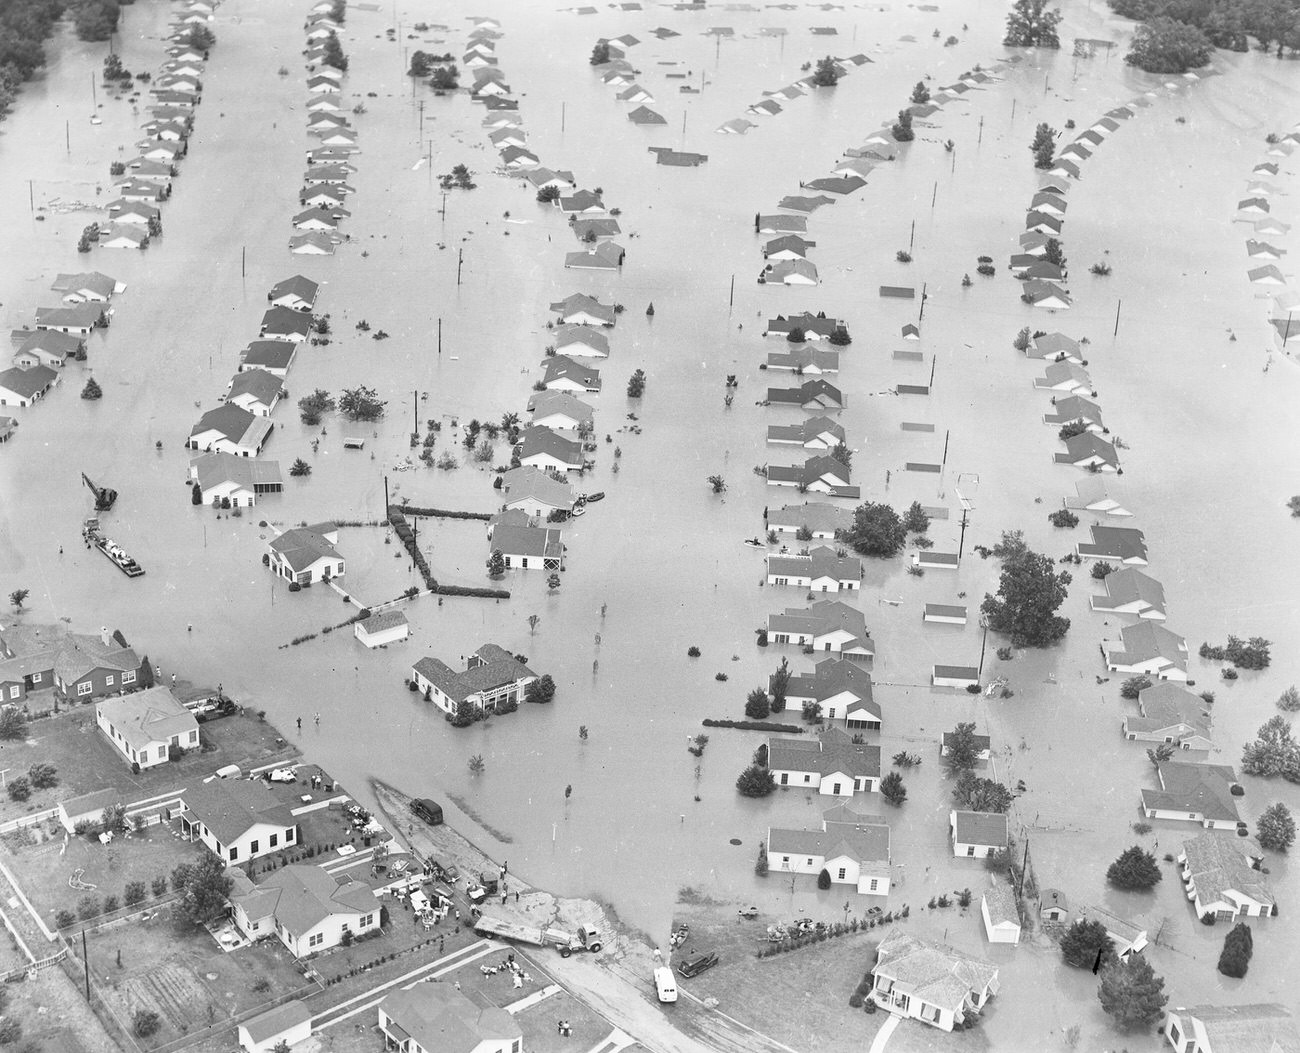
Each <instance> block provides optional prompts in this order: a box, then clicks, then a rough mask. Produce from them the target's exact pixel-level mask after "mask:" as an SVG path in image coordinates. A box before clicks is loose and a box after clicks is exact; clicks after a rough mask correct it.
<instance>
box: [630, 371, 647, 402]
mask: <svg viewBox="0 0 1300 1053" xmlns="http://www.w3.org/2000/svg"><path fill="white" fill-rule="evenodd" d="M644 394H645V370H644V369H638V370H637V371H636V372H635V373H633V374H632V376H631V377H629V378H628V382H627V397H628V398H630V399H639V398H640V397H641V396H642V395H644Z"/></svg>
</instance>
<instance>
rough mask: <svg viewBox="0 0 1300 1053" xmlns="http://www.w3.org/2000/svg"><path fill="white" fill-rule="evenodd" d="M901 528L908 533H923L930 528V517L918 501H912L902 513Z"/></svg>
mask: <svg viewBox="0 0 1300 1053" xmlns="http://www.w3.org/2000/svg"><path fill="white" fill-rule="evenodd" d="M903 529H904V530H906V531H907V532H908V533H909V534H924V533H925V532H926V531H927V530H929V529H930V517H929V516H928V515H926V513H925V509H924V508H922V507H921V502H920V501H913V502H912V503H911V504H910V505H908V506H907V511H906V512H904V513H903Z"/></svg>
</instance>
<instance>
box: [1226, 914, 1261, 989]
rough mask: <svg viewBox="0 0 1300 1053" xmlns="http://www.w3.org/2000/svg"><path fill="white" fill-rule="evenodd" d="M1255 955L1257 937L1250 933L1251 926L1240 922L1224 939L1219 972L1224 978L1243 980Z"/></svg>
mask: <svg viewBox="0 0 1300 1053" xmlns="http://www.w3.org/2000/svg"><path fill="white" fill-rule="evenodd" d="M1254 953H1255V937H1254V935H1253V934H1252V933H1251V931H1250V926H1249V925H1247V924H1246V923H1245V922H1238V923H1237V924H1236V925H1234V926H1233V927H1232V929H1231V931H1230V932H1229V933H1228V935H1227V936H1225V937H1224V938H1223V951H1222V952H1221V953H1220V954H1219V972H1221V973H1223V975H1224V976H1231V977H1234V978H1235V979H1238V980H1239V979H1241V977H1243V976H1245V975H1246V970H1247V969H1249V968H1250V959H1251V956H1252V955H1253V954H1254Z"/></svg>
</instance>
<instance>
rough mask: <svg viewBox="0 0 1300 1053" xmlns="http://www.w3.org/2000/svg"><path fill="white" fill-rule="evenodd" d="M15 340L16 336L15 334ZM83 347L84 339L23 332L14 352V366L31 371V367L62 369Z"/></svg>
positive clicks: (43, 332) (63, 334) (84, 344)
mask: <svg viewBox="0 0 1300 1053" xmlns="http://www.w3.org/2000/svg"><path fill="white" fill-rule="evenodd" d="M17 338H18V334H15V339H17ZM85 346H86V340H85V337H80V336H70V335H68V334H67V333H52V332H49V331H48V330H41V331H39V332H24V333H23V334H22V342H21V343H20V344H19V345H18V350H17V351H15V352H14V365H15V366H17V367H18V368H19V369H31V367H32V366H48V367H50V368H51V369H62V368H63V366H64V365H65V364H66V362H67V361H68V359H69V358H75V357H76V356H77V354H78V353H79V352H81V351H83V350H84V348H85Z"/></svg>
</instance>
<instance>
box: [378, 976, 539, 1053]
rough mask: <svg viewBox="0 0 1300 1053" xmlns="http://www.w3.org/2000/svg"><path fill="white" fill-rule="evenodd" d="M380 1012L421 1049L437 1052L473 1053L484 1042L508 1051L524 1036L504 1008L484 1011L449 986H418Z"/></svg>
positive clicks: (382, 1004)
mask: <svg viewBox="0 0 1300 1053" xmlns="http://www.w3.org/2000/svg"><path fill="white" fill-rule="evenodd" d="M379 1009H380V1011H381V1012H382V1013H383V1014H384V1015H385V1016H387V1017H388V1018H389V1019H390V1020H392V1021H393V1022H394V1024H396V1025H397V1026H398V1027H400V1028H401V1029H402V1030H403V1031H404V1032H405V1033H406V1034H407V1035H408V1036H409V1037H410V1038H411V1040H412V1041H414V1042H415V1043H418V1044H419V1046H420V1048H421V1049H428V1050H437V1051H438V1053H474V1050H476V1049H478V1048H479V1047H480V1046H482V1045H483V1044H484V1043H492V1047H491V1048H493V1049H496V1048H505V1047H506V1045H508V1044H510V1043H516V1044H517V1043H518V1042H519V1041H521V1040H522V1037H523V1032H522V1031H521V1030H520V1028H519V1025H518V1024H517V1023H516V1022H515V1018H514V1017H512V1016H511V1015H510V1014H509V1013H507V1012H506V1011H505V1010H504V1009H498V1008H496V1007H495V1006H492V1007H489V1008H483V1007H482V1006H480V1005H479V1004H478V1003H477V1002H473V1001H471V1000H470V999H469V998H466V997H465V995H463V994H461V993H460V992H459V991H457V990H455V989H454V988H452V987H451V986H450V985H448V984H416V985H415V986H414V987H410V988H408V989H406V990H403V991H395V992H394V993H392V994H390V995H388V996H387V997H385V998H384V1000H383V1001H382V1002H380V1003H379Z"/></svg>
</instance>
